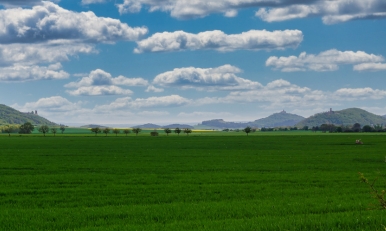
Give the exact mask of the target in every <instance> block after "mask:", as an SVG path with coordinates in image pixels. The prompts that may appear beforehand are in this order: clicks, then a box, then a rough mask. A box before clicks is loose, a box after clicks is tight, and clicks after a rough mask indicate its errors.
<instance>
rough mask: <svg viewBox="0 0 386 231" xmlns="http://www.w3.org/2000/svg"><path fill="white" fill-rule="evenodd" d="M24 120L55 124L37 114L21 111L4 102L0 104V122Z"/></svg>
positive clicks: (34, 122) (7, 122)
mask: <svg viewBox="0 0 386 231" xmlns="http://www.w3.org/2000/svg"><path fill="white" fill-rule="evenodd" d="M26 122H30V123H32V124H38V125H40V124H45V125H51V126H54V125H57V124H56V123H54V122H51V121H49V120H47V119H45V118H43V117H41V116H39V115H36V114H32V113H23V112H20V111H18V110H16V109H13V108H11V107H8V106H6V105H4V104H0V124H24V123H26Z"/></svg>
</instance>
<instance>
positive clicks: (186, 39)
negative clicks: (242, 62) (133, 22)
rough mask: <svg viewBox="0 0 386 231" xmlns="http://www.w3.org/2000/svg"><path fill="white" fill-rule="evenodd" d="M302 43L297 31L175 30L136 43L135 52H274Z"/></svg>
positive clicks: (301, 37) (300, 33)
mask: <svg viewBox="0 0 386 231" xmlns="http://www.w3.org/2000/svg"><path fill="white" fill-rule="evenodd" d="M302 41H303V33H302V32H301V31H300V30H282V31H281V30H276V31H267V30H250V31H247V32H243V33H241V34H231V35H227V34H225V33H224V32H222V31H219V30H215V31H205V32H201V33H198V34H192V33H187V32H184V31H175V32H163V33H156V34H154V35H152V36H150V37H149V38H146V39H144V40H141V41H138V42H137V44H138V47H137V48H136V49H135V50H134V52H135V53H143V52H168V51H183V50H218V51H223V52H225V51H233V50H240V49H242V50H273V49H286V48H296V47H297V46H298V45H299V44H300V43H301V42H302Z"/></svg>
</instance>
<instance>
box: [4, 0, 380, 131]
mask: <svg viewBox="0 0 386 231" xmlns="http://www.w3.org/2000/svg"><path fill="white" fill-rule="evenodd" d="M385 19H386V1H385V0H307V1H306V0H194V1H193V0H61V1H59V0H56V1H40V0H0V99H1V101H0V103H1V104H5V105H8V106H11V107H13V108H15V109H17V110H20V111H22V112H29V111H32V110H37V111H38V114H39V115H41V116H43V117H45V118H47V119H49V120H51V121H53V122H56V123H61V124H66V125H71V124H79V125H81V124H90V123H94V124H102V125H107V124H127V125H138V124H144V123H156V124H160V125H166V124H171V123H188V124H197V123H200V122H201V121H204V120H211V119H224V120H226V121H254V120H256V119H260V118H263V117H267V116H269V115H271V114H273V113H276V112H280V111H282V110H285V111H287V112H288V113H294V114H298V115H301V116H304V117H308V116H311V115H314V114H316V113H319V112H323V111H328V110H329V109H330V108H332V109H333V110H341V109H346V108H352V107H357V108H362V109H365V110H368V111H369V112H372V113H375V114H378V115H385V114H386V104H385V103H386V100H385V99H386V20H385Z"/></svg>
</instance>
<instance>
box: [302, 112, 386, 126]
mask: <svg viewBox="0 0 386 231" xmlns="http://www.w3.org/2000/svg"><path fill="white" fill-rule="evenodd" d="M328 123H330V124H335V125H353V124H355V123H359V124H360V125H362V126H364V125H370V124H386V118H385V117H383V116H379V115H375V114H373V113H370V112H368V111H365V110H362V109H359V108H349V109H345V110H341V111H331V112H324V113H319V114H316V115H313V116H311V117H309V118H307V119H305V120H303V121H301V122H299V123H298V124H296V126H297V127H303V126H309V127H312V126H320V125H322V124H328Z"/></svg>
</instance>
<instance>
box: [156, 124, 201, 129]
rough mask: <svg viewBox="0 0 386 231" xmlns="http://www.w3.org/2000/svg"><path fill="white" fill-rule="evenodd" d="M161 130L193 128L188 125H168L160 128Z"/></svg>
mask: <svg viewBox="0 0 386 231" xmlns="http://www.w3.org/2000/svg"><path fill="white" fill-rule="evenodd" d="M162 128H170V129H173V128H189V129H193V128H194V127H193V126H190V125H187V124H169V125H166V126H162Z"/></svg>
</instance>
